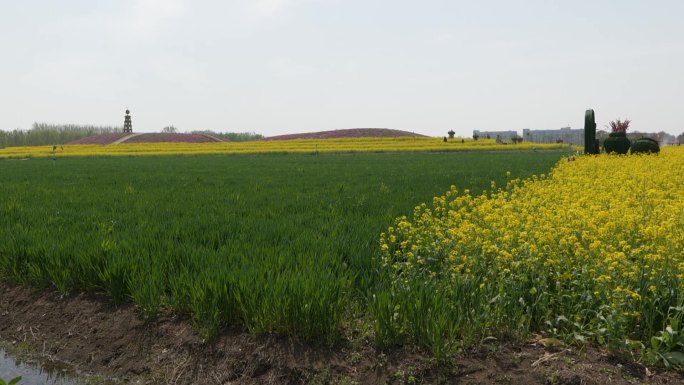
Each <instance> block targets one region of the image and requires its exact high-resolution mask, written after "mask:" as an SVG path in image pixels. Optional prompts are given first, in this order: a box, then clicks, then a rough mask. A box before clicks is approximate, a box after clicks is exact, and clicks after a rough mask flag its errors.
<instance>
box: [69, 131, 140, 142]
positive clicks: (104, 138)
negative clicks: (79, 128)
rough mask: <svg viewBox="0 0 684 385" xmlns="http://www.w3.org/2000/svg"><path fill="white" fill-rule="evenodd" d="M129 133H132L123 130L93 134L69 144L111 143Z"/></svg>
mask: <svg viewBox="0 0 684 385" xmlns="http://www.w3.org/2000/svg"><path fill="white" fill-rule="evenodd" d="M128 135H130V134H124V133H121V132H119V133H115V134H100V135H93V136H87V137H85V138H81V139H78V140H72V141H71V142H69V143H67V144H110V143H112V142H116V141H117V140H119V139H122V138H125V137H127V136H128Z"/></svg>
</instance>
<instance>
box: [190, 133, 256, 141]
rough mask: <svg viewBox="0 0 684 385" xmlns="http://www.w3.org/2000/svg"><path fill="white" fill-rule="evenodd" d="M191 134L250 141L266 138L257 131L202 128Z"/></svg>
mask: <svg viewBox="0 0 684 385" xmlns="http://www.w3.org/2000/svg"><path fill="white" fill-rule="evenodd" d="M191 134H203V135H211V136H215V137H217V138H221V139H225V140H228V141H231V142H249V141H252V140H261V139H263V138H264V136H263V135H261V134H257V133H256V132H214V131H211V130H202V131H192V132H191Z"/></svg>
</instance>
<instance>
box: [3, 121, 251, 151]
mask: <svg viewBox="0 0 684 385" xmlns="http://www.w3.org/2000/svg"><path fill="white" fill-rule="evenodd" d="M121 132H123V127H114V126H93V125H79V124H51V123H37V122H36V123H33V125H32V126H31V128H30V129H28V130H21V129H15V130H12V131H3V130H0V148H2V147H17V146H45V145H61V144H66V143H69V142H72V141H74V140H78V139H81V138H85V137H88V136H93V135H101V134H114V133H121ZM162 132H167V133H175V132H177V129H176V128H175V127H173V126H168V127H164V129H163V130H162ZM190 133H191V134H205V135H211V136H215V137H217V138H222V139H225V140H229V141H232V142H246V141H250V140H260V139H263V138H264V136H263V135H261V134H257V133H255V132H215V131H211V130H202V131H191V132H190Z"/></svg>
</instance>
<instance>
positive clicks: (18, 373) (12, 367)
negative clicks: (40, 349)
mask: <svg viewBox="0 0 684 385" xmlns="http://www.w3.org/2000/svg"><path fill="white" fill-rule="evenodd" d="M15 377H21V381H20V382H19V385H77V384H78V383H79V382H77V381H76V379H75V377H74V375H73V373H71V372H70V371H69V369H67V368H66V367H65V366H63V365H59V364H55V363H50V362H43V363H41V362H38V361H35V360H30V359H18V358H14V357H12V356H11V355H9V354H8V353H7V352H6V351H5V350H3V349H2V348H0V379H2V380H5V381H8V382H9V381H10V380H11V379H13V378H15Z"/></svg>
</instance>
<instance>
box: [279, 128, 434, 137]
mask: <svg viewBox="0 0 684 385" xmlns="http://www.w3.org/2000/svg"><path fill="white" fill-rule="evenodd" d="M403 136H415V137H425V135H420V134H416V133H414V132H408V131H401V130H391V129H389V128H350V129H346V130H332V131H319V132H307V133H303V134H288V135H278V136H271V137H268V138H266V140H286V139H337V138H365V137H369V138H397V137H403Z"/></svg>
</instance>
